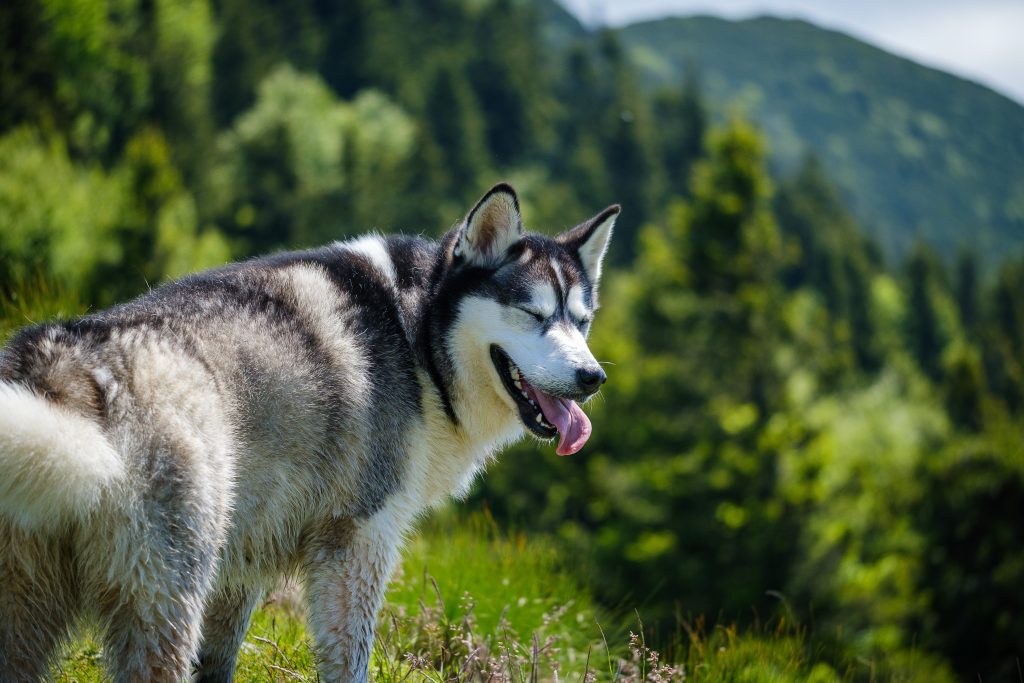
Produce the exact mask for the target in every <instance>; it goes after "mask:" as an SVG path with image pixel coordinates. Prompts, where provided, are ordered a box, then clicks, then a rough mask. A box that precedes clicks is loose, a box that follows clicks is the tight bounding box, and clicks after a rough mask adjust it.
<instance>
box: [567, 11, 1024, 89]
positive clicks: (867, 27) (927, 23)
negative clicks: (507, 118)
mask: <svg viewBox="0 0 1024 683" xmlns="http://www.w3.org/2000/svg"><path fill="white" fill-rule="evenodd" d="M560 1H561V2H562V4H563V5H565V6H566V7H567V8H568V9H569V10H570V11H572V12H573V13H574V14H575V15H576V16H577V17H579V18H580V19H582V20H583V21H584V22H585V23H588V24H610V25H612V26H619V25H622V24H627V23H631V22H633V21H638V20H641V19H653V18H658V17H663V16H668V15H689V14H711V15H715V16H722V17H729V18H744V17H752V16H758V15H762V14H771V15H774V16H779V17H793V18H800V19H806V20H807V21H811V22H813V23H815V24H818V25H820V26H824V27H826V28H832V29H836V30H839V31H842V32H844V33H848V34H850V35H852V36H855V37H857V38H860V39H861V40H864V41H866V42H869V43H873V44H875V45H878V46H879V47H882V48H884V49H886V50H888V51H890V52H893V53H895V54H899V55H902V56H904V57H909V58H911V59H913V60H915V61H918V62H920V63H922V64H926V65H928V66H932V67H936V68H939V69H942V70H944V71H949V72H951V73H954V74H957V75H958V76H963V77H964V78H969V79H971V80H974V81H978V82H980V83H983V84H984V85H987V86H989V87H990V88H992V89H994V90H997V91H999V92H1001V93H1002V94H1004V95H1007V96H1009V97H1012V98H1013V99H1015V100H1016V101H1017V102H1020V103H1024V0H974V1H973V2H972V1H971V0H560Z"/></svg>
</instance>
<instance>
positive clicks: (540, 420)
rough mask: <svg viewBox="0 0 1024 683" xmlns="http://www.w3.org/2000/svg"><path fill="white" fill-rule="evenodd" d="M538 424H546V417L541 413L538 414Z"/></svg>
mask: <svg viewBox="0 0 1024 683" xmlns="http://www.w3.org/2000/svg"><path fill="white" fill-rule="evenodd" d="M537 424H539V425H542V424H544V418H543V417H541V416H540V415H538V416H537Z"/></svg>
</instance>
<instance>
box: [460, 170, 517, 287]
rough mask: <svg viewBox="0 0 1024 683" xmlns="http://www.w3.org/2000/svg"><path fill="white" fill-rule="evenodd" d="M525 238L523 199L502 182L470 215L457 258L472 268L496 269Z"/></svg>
mask: <svg viewBox="0 0 1024 683" xmlns="http://www.w3.org/2000/svg"><path fill="white" fill-rule="evenodd" d="M522 236H523V219H522V216H521V215H520V213H519V197H517V196H516V191H515V190H513V189H512V187H511V186H510V185H508V184H506V183H498V184H497V185H495V186H494V187H492V188H491V189H490V190H488V191H487V194H485V195H484V196H483V197H482V198H481V199H480V201H479V202H477V203H476V206H474V207H473V208H472V210H470V212H469V215H467V216H466V221H465V223H464V224H463V226H462V232H461V233H460V235H459V241H458V242H457V243H456V245H455V254H454V255H455V256H456V257H459V258H462V259H465V262H466V263H469V264H471V265H475V266H482V267H484V268H493V267H495V266H498V265H500V264H501V262H502V261H503V260H504V258H505V255H506V254H507V252H508V248H509V247H511V246H512V245H513V244H515V243H516V242H518V241H519V238H520V237H522Z"/></svg>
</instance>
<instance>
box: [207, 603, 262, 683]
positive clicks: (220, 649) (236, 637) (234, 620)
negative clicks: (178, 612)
mask: <svg viewBox="0 0 1024 683" xmlns="http://www.w3.org/2000/svg"><path fill="white" fill-rule="evenodd" d="M262 594H263V591H262V590H259V589H255V588H249V587H241V586H230V587H226V588H222V589H220V590H219V591H217V592H216V593H215V594H214V595H213V596H212V597H211V598H210V600H209V601H208V602H207V605H206V614H205V616H204V618H203V645H202V647H201V648H200V653H199V667H198V670H197V677H196V683H230V682H231V680H233V676H234V673H235V665H236V663H237V660H238V650H239V648H240V647H241V646H242V641H243V640H244V639H245V631H246V629H248V628H249V620H250V619H251V618H252V613H253V610H255V609H256V605H257V604H258V603H259V600H260V597H261V596H262Z"/></svg>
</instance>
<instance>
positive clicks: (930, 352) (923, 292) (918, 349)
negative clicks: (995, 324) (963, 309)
mask: <svg viewBox="0 0 1024 683" xmlns="http://www.w3.org/2000/svg"><path fill="white" fill-rule="evenodd" d="M935 270H936V265H935V259H934V257H933V256H932V254H931V252H930V251H929V250H928V248H927V247H926V246H925V245H923V244H918V246H917V248H916V249H915V250H914V252H913V253H912V254H911V256H910V260H909V261H908V262H907V266H906V272H907V288H908V296H907V319H906V339H907V347H908V348H909V350H910V353H911V354H912V355H913V357H914V358H915V359H916V360H917V363H918V365H919V366H920V367H921V370H923V371H924V373H925V374H926V375H928V376H929V377H930V378H931V379H933V380H935V381H938V380H939V379H940V378H941V377H942V351H943V343H942V336H941V333H940V330H939V319H938V313H937V311H936V309H935V300H934V295H933V291H932V290H933V287H934V286H935V278H936V275H935Z"/></svg>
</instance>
